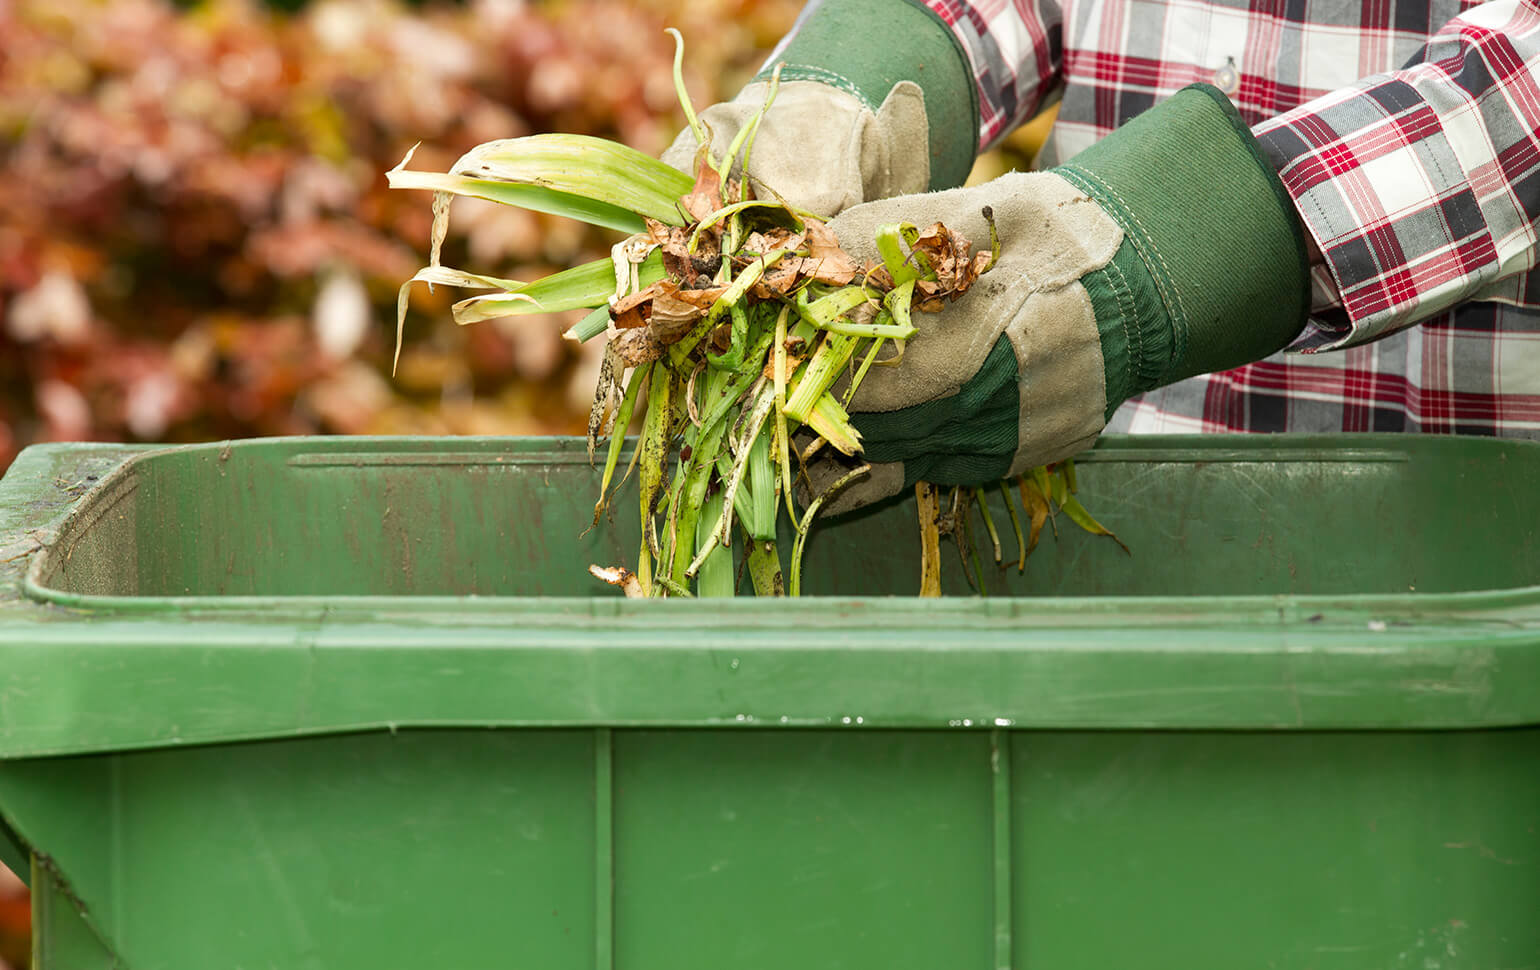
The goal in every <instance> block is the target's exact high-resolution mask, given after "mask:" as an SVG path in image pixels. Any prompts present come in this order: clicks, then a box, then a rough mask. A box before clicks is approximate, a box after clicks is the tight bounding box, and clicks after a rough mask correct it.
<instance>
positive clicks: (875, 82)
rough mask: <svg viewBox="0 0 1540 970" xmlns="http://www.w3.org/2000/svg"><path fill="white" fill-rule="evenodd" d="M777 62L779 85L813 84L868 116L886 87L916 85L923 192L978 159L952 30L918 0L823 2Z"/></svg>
mask: <svg viewBox="0 0 1540 970" xmlns="http://www.w3.org/2000/svg"><path fill="white" fill-rule="evenodd" d="M780 60H782V61H784V62H785V64H786V66H785V68H783V69H782V71H781V80H783V81H792V80H799V81H819V82H821V83H823V84H827V85H830V86H831V87H836V88H839V89H840V90H842V91H845V92H847V93H849V94H852V95H854V96H855V97H857V98H859V99H861V101H862V102H864V103H865V104H866V106H867V107H868V108H871V109H872V110H873V111H876V110H877V109H878V108H879V107H880V106H881V105H882V102H883V101H884V100H885V99H886V98H887V96H888V92H890V91H892V90H893V85H895V84H897V83H898V82H900V81H913V82H914V83H915V84H918V85H919V86H920V89H921V90H922V91H924V92H925V115H926V118H927V119H928V120H929V128H930V133H929V137H930V145H929V151H930V187H931V189H932V190H936V189H945V188H952V187H954V186H958V185H962V184H963V182H964V181H966V180H967V178H968V173H969V172H970V171H971V170H972V168H973V159H974V156H975V155H976V154H977V152H978V141H979V105H978V88H977V87H976V86H975V85H974V83H973V71H972V68H970V67H969V64H968V57H967V55H966V54H965V53H964V52H963V50H962V47H961V46H960V45H959V44H958V42H957V38H956V37H955V36H954V35H953V33H952V29H951V28H950V27H948V26H947V25H946V23H945V22H944V21H942V20H941V18H940V17H938V16H937V15H936V13H935V12H934V11H932V10H930V9H929V8H928V7H925V6H923V5H922V4H920V3H919V2H918V0H906V2H900V3H894V2H892V0H827V2H825V3H823V4H821V5H819V6H818V7H817V8H816V9H815V10H814V11H813V12H812V14H811V15H810V16H809V17H808V19H807V21H806V22H805V23H803V24H802V26H801V29H800V30H799V31H798V32H797V34H796V36H795V37H793V38H792V41H791V44H790V45H789V46H788V47H787V49H786V51H785V52H784V54H783V55H782V56H781V58H780ZM774 66H775V65H774V64H770V65H766V67H765V69H764V70H763V71H761V72H760V74H759V76H758V77H756V78H755V80H756V81H763V80H767V79H768V78H769V77H770V74H771V72H772V70H773V69H774ZM914 148H915V150H916V151H920V150H922V149H921V146H919V145H916V146H914Z"/></svg>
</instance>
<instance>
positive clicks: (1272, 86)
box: [923, 0, 1540, 437]
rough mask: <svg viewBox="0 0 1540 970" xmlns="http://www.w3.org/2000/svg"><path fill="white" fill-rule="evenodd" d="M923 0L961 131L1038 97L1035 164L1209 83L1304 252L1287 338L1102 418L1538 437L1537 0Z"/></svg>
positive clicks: (1032, 104) (1005, 120)
mask: <svg viewBox="0 0 1540 970" xmlns="http://www.w3.org/2000/svg"><path fill="white" fill-rule="evenodd" d="M923 2H924V3H925V4H926V5H927V6H929V7H930V8H931V9H932V10H934V11H935V12H936V13H938V14H939V15H940V16H941V18H942V19H943V20H944V21H945V22H946V23H948V24H949V25H951V26H952V28H953V30H954V32H955V33H956V35H957V37H958V38H959V39H960V40H961V42H962V46H963V48H964V49H965V50H966V51H967V53H968V56H969V59H970V61H971V62H972V66H973V70H974V75H975V78H976V79H977V82H978V86H979V94H980V100H981V105H982V124H981V130H980V133H979V141H980V144H981V146H982V147H988V146H989V145H990V144H992V143H993V142H995V141H996V140H998V139H999V138H1000V137H1002V136H1003V135H1005V134H1006V133H1008V132H1009V131H1010V130H1011V129H1012V128H1014V127H1015V126H1016V125H1018V124H1020V123H1022V122H1023V121H1026V120H1027V119H1029V118H1031V117H1032V116H1033V115H1034V114H1036V113H1037V112H1038V111H1040V110H1041V109H1042V108H1043V107H1045V106H1046V105H1048V104H1050V103H1052V102H1053V101H1054V100H1055V99H1058V100H1059V101H1060V107H1059V115H1058V118H1057V120H1056V122H1055V125H1054V129H1053V131H1052V133H1051V134H1050V137H1049V141H1048V144H1047V146H1046V147H1045V149H1044V151H1043V154H1042V156H1041V157H1040V158H1039V160H1038V164H1039V165H1040V166H1043V167H1047V166H1049V165H1052V164H1054V163H1056V162H1057V161H1058V160H1060V159H1066V158H1068V157H1070V156H1071V155H1073V154H1075V152H1077V151H1079V150H1080V149H1082V148H1084V147H1086V146H1087V145H1089V144H1091V143H1092V142H1094V141H1095V140H1096V139H1098V138H1100V137H1101V136H1103V135H1105V134H1106V133H1107V132H1109V131H1111V130H1112V129H1113V128H1115V127H1117V126H1118V125H1120V124H1122V123H1123V122H1125V121H1127V120H1128V119H1130V118H1132V117H1133V116H1134V115H1136V114H1138V113H1140V112H1141V111H1144V110H1145V109H1147V108H1149V107H1150V106H1151V105H1152V104H1154V103H1155V102H1156V101H1157V100H1159V99H1161V98H1163V97H1166V96H1168V95H1170V94H1172V93H1174V92H1175V91H1177V90H1178V89H1180V88H1181V87H1183V86H1185V85H1187V84H1190V83H1192V82H1195V81H1203V82H1207V83H1210V84H1213V85H1215V86H1217V87H1218V88H1220V89H1221V90H1223V91H1224V92H1225V93H1226V94H1228V95H1229V96H1230V98H1231V100H1232V101H1233V102H1234V103H1235V105H1236V107H1237V108H1238V109H1239V110H1240V112H1241V114H1242V116H1243V117H1245V118H1246V119H1247V121H1248V122H1249V123H1251V124H1252V125H1253V126H1254V127H1253V131H1254V133H1255V134H1256V135H1257V136H1258V138H1259V139H1260V141H1261V143H1262V146H1263V148H1264V150H1265V151H1266V153H1267V154H1268V156H1269V157H1270V158H1271V160H1272V162H1273V163H1274V165H1275V166H1276V167H1277V169H1278V172H1279V174H1280V176H1281V177H1282V180H1283V184H1284V186H1285V188H1286V189H1287V190H1288V192H1289V193H1290V195H1291V196H1292V197H1293V199H1294V201H1295V203H1296V205H1297V207H1298V210H1299V214H1300V217H1301V220H1302V221H1303V223H1304V226H1305V229H1306V231H1307V232H1308V233H1309V234H1310V235H1311V236H1313V237H1314V239H1315V242H1316V244H1317V245H1318V246H1319V247H1320V250H1321V252H1322V253H1323V254H1324V256H1325V263H1326V265H1325V266H1324V267H1319V268H1318V269H1317V271H1316V273H1315V279H1314V283H1315V287H1314V289H1315V300H1314V306H1313V309H1312V315H1311V320H1310V322H1309V324H1308V325H1307V327H1306V329H1305V331H1304V332H1303V333H1302V334H1301V335H1300V337H1299V339H1298V340H1297V341H1296V342H1295V344H1294V345H1293V346H1292V347H1291V348H1290V351H1293V352H1285V353H1283V354H1279V355H1277V356H1275V357H1272V358H1269V359H1268V360H1265V361H1262V362H1260V363H1256V364H1251V365H1248V366H1245V367H1241V368H1238V369H1236V370H1232V371H1227V372H1225V373H1221V374H1210V375H1205V376H1203V377H1197V378H1193V379H1191V380H1188V381H1183V382H1180V383H1178V384H1175V385H1172V386H1170V387H1166V388H1161V389H1159V390H1157V391H1154V392H1151V393H1149V394H1145V395H1143V396H1142V397H1140V398H1136V399H1135V400H1132V401H1130V402H1128V403H1127V404H1125V405H1124V406H1123V407H1122V408H1121V409H1120V410H1119V411H1118V413H1117V414H1116V415H1115V416H1114V419H1113V421H1112V424H1111V426H1110V430H1119V431H1285V430H1287V431H1427V432H1454V433H1467V434H1499V435H1514V436H1524V437H1540V276H1537V275H1536V274H1537V272H1540V271H1537V270H1536V269H1535V262H1536V259H1535V256H1536V234H1535V233H1536V230H1535V220H1536V216H1537V213H1540V135H1537V132H1540V81H1537V77H1536V70H1537V67H1540V3H1537V0H1490V2H1487V3H1484V4H1479V5H1473V4H1471V3H1470V2H1466V0H1062V2H1055V0H972V2H969V0H923ZM1325 351H1331V352H1330V353H1326V352H1325ZM1301 352H1302V353H1301Z"/></svg>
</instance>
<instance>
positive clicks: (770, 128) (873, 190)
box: [662, 81, 930, 218]
mask: <svg viewBox="0 0 1540 970" xmlns="http://www.w3.org/2000/svg"><path fill="white" fill-rule="evenodd" d="M769 88H770V85H769V84H768V83H767V82H764V81H756V82H755V83H753V84H750V85H749V86H748V87H746V88H744V89H743V91H742V92H740V93H739V94H738V96H737V97H735V98H734V99H733V100H731V101H728V102H726V103H723V104H716V105H712V106H711V107H709V108H707V109H706V110H705V111H703V112H701V114H700V120H701V121H702V122H703V123H704V124H705V126H706V128H707V131H708V132H709V133H710V135H711V152H712V157H713V158H721V157H722V155H723V154H724V153H725V152H726V151H727V148H728V146H729V145H730V144H731V143H732V140H733V138H734V137H735V136H736V135H737V134H738V132H739V131H740V130H741V129H742V128H743V127H744V126H745V125H747V124H748V123H749V122H750V121H751V120H752V119H753V117H754V115H755V113H756V112H757V111H758V110H759V108H760V106H761V105H762V104H764V103H765V98H766V96H767V95H768V93H769ZM927 127H928V126H927V124H926V121H925V96H924V94H923V93H922V92H921V90H920V87H919V85H917V84H914V83H913V82H911V81H900V82H899V83H897V84H896V85H894V86H893V88H892V90H891V91H889V92H888V95H887V98H886V99H885V100H884V101H883V102H882V104H881V105H880V106H879V107H878V108H877V110H876V111H873V110H872V109H871V108H868V107H867V106H866V105H865V104H864V103H863V102H862V101H861V100H860V99H858V98H856V97H855V96H854V95H852V94H849V93H847V92H845V91H842V90H840V89H839V88H836V87H831V86H830V85H827V84H824V83H822V82H821V81H785V82H783V83H782V84H781V86H780V90H779V91H778V92H777V93H776V96H775V101H774V102H773V103H772V104H771V105H770V110H769V111H767V112H765V117H764V119H763V120H762V121H761V122H760V126H759V131H758V132H757V133H756V134H755V136H754V143H753V150H752V151H751V152H750V153H749V164H748V176H749V180H750V184H751V185H752V186H753V189H754V194H755V195H756V196H757V197H759V198H764V199H774V198H776V197H777V196H779V197H780V198H783V199H785V200H786V201H787V202H789V203H790V204H792V205H793V206H796V207H797V208H799V209H804V210H806V211H808V212H811V213H813V214H815V215H819V216H823V217H825V218H827V217H829V216H832V215H834V214H836V213H838V212H841V211H843V210H845V209H848V208H849V207H851V206H853V205H856V204H857V203H860V202H865V201H867V200H869V199H881V198H886V197H887V196H890V195H900V194H903V193H909V192H923V191H925V188H926V187H927V186H928V185H929V183H930V159H929V157H928V154H927V153H926V152H925V151H923V150H916V146H923V145H925V143H926V131H927ZM696 148H697V145H696V141H695V134H694V132H692V131H691V130H690V129H689V128H686V129H685V130H684V131H681V132H680V133H679V135H678V137H676V138H675V139H674V143H673V144H672V145H670V146H669V148H668V150H667V151H665V152H664V153H663V156H662V158H663V161H664V162H666V163H667V164H669V165H672V166H673V167H674V168H677V169H679V170H680V171H681V172H688V173H690V174H692V175H693V174H694V165H695V154H696Z"/></svg>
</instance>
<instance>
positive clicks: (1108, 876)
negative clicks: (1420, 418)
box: [0, 436, 1540, 970]
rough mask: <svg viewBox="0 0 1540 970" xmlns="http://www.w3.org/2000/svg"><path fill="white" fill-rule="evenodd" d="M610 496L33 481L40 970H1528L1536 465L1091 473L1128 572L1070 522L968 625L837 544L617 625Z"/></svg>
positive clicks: (1424, 452)
mask: <svg viewBox="0 0 1540 970" xmlns="http://www.w3.org/2000/svg"><path fill="white" fill-rule="evenodd" d="M595 483H596V473H595V472H594V470H593V469H592V468H591V467H590V465H589V463H588V460H587V457H586V455H585V454H584V451H583V447H582V443H581V442H578V441H572V440H567V439H525V440H507V439H496V440H492V439H448V440H445V439H434V440H426V439H386V438H376V439H360V438H336V439H314V438H311V439H289V440H284V439H278V440H266V441H252V442H232V443H227V444H214V445H207V446H190V447H173V448H132V447H123V446H108V445H47V446H38V447H34V448H31V449H28V450H27V451H26V452H25V453H24V454H23V455H22V456H21V458H20V459H18V460H17V462H16V463H15V464H14V465H13V466H12V468H11V469H10V471H9V472H8V473H7V475H6V476H5V478H4V480H3V481H0V560H3V562H0V818H3V820H4V829H5V831H4V833H3V835H4V838H3V839H0V842H4V843H5V844H6V845H7V846H8V847H9V852H10V853H11V855H10V861H11V862H12V863H13V864H16V865H20V864H22V863H21V860H22V859H23V858H24V856H23V853H30V863H31V878H32V884H33V888H34V900H35V903H34V906H35V917H36V919H35V931H36V940H37V957H38V966H39V968H40V970H105V968H109V967H114V968H126V970H217V968H244V970H256V968H282V970H302V968H315V970H323V968H324V970H352V968H357V970H379V968H381V967H402V968H406V967H413V968H415V967H432V968H435V970H461V968H477V970H479V968H483V967H509V968H520V970H522V968H538V970H761V968H762V970H790V968H796V970H817V968H831V970H833V968H849V970H867V968H872V970H877V968H880V970H892V968H917V970H918V968H934V970H969V968H976V970H998V968H1005V967H1016V968H1022V970H1040V968H1041V970H1078V968H1090V970H1113V968H1116V970H1123V968H1136V967H1137V968H1169V970H1204V968H1214V970H1237V968H1257V970H1264V968H1266V970H1274V968H1276V970H1370V968H1372V970H1401V968H1406V970H1500V968H1506V970H1518V968H1524V967H1536V966H1537V965H1540V834H1537V832H1536V828H1537V825H1540V586H1537V584H1540V514H1537V510H1540V443H1516V442H1502V441H1495V440H1470V439H1458V438H1433V437H1401V436H1355V437H1333V438H1308V437H1286V436H1285V437H1215V438H1140V439H1109V440H1106V441H1104V442H1103V443H1102V444H1101V445H1100V446H1099V447H1098V448H1096V450H1095V451H1094V452H1093V453H1092V454H1091V455H1089V456H1088V457H1087V458H1086V459H1085V460H1084V461H1082V462H1081V463H1080V483H1081V492H1082V496H1083V498H1084V499H1085V501H1086V504H1087V505H1088V506H1089V507H1090V508H1091V509H1092V510H1093V511H1094V512H1096V513H1097V514H1098V515H1099V516H1101V517H1102V518H1103V520H1104V521H1105V522H1107V524H1108V525H1109V526H1111V527H1112V528H1113V529H1115V530H1116V531H1117V532H1118V533H1119V534H1120V536H1121V537H1122V538H1123V539H1124V540H1125V541H1126V542H1127V543H1128V545H1129V547H1130V548H1131V549H1132V555H1124V553H1123V552H1121V551H1120V550H1119V549H1118V548H1117V546H1116V545H1114V544H1113V543H1111V542H1109V541H1106V540H1098V539H1095V538H1093V537H1090V536H1087V535H1085V534H1083V533H1081V532H1079V530H1076V529H1072V528H1061V529H1060V532H1059V536H1058V538H1057V539H1055V538H1054V537H1053V536H1052V535H1047V536H1045V538H1044V540H1043V544H1042V545H1041V546H1040V547H1039V549H1038V550H1037V552H1036V553H1034V555H1033V556H1032V557H1031V559H1030V560H1029V562H1028V566H1027V568H1026V571H1025V573H1024V574H1023V575H1017V573H1016V572H1015V571H1011V572H1008V573H1005V574H996V575H992V578H991V583H992V588H991V593H992V595H991V596H990V597H989V598H987V599H980V598H974V597H964V596H958V597H954V598H950V599H944V600H940V601H935V600H932V601H919V600H916V599H913V598H911V594H912V593H913V592H914V590H915V588H916V586H917V584H918V564H917V546H918V543H917V541H916V531H915V524H914V517H913V506H912V502H908V503H898V504H896V505H893V506H889V507H886V508H881V509H877V510H873V511H869V512H867V513H865V514H858V515H856V516H852V517H850V518H849V519H848V520H846V521H845V522H843V523H842V524H840V525H839V526H838V527H827V528H825V529H823V530H822V531H820V532H818V533H817V534H816V535H815V537H814V538H813V540H812V541H811V542H810V544H809V549H808V566H807V575H806V578H805V588H807V589H809V590H814V591H822V592H825V593H827V594H829V595H828V596H826V597H822V598H817V599H808V600H803V601H800V602H796V603H786V602H784V601H783V602H768V601H754V600H752V599H747V598H745V599H740V600H736V601H730V602H724V601H713V602H691V601H668V602H629V601H624V600H622V599H619V598H618V597H617V596H616V595H615V594H614V592H613V591H612V590H611V589H609V588H608V587H605V586H602V585H600V584H598V583H597V582H595V581H594V580H593V579H591V578H590V577H589V576H587V575H586V571H585V570H586V567H587V565H588V564H589V563H591V562H597V563H611V562H621V561H626V560H628V559H629V557H630V556H631V555H632V552H633V550H634V548H635V542H636V533H637V530H636V522H635V518H634V512H633V513H631V515H630V517H628V516H627V515H626V514H625V513H626V512H627V511H629V510H630V509H631V508H632V506H633V505H634V501H631V500H622V501H621V502H620V503H618V506H619V509H620V511H617V513H616V521H615V523H614V524H613V525H606V526H603V527H601V528H599V529H596V530H593V531H590V532H587V533H586V534H585V533H584V529H585V527H586V526H587V525H588V523H589V520H590V517H591V509H592V501H593V497H594V492H595ZM632 494H634V493H632ZM995 509H996V511H997V513H1000V512H1002V511H1003V509H1002V507H1001V506H1000V505H999V504H998V502H997V503H996V505H995ZM996 519H997V522H1004V521H1005V519H1004V516H1003V515H1001V514H997V515H996ZM981 531H982V530H976V532H978V533H980V534H981ZM1006 543H1007V547H1008V551H1007V556H1009V555H1010V554H1011V553H1010V552H1009V547H1010V546H1011V545H1013V544H1014V540H1013V539H1009V538H1008V539H1007V540H1006ZM991 573H993V569H992V567H991ZM945 574H946V576H947V582H948V584H949V586H950V587H951V590H952V591H953V592H959V593H960V592H965V587H964V586H963V585H962V584H963V579H962V575H961V570H960V569H959V568H958V566H957V560H956V557H955V555H953V554H952V553H951V552H950V551H949V552H948V559H947V562H946V569H945ZM887 594H891V595H887Z"/></svg>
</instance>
